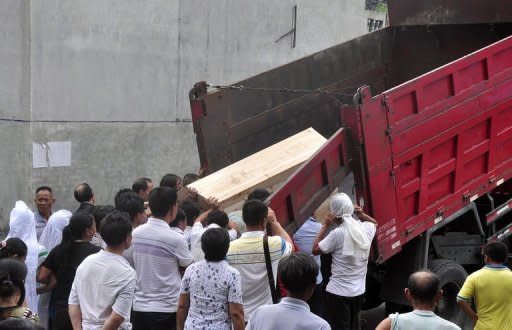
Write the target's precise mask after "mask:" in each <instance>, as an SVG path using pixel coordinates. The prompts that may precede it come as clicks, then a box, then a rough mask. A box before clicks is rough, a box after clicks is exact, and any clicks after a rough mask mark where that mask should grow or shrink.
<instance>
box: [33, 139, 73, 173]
mask: <svg viewBox="0 0 512 330" xmlns="http://www.w3.org/2000/svg"><path fill="white" fill-rule="evenodd" d="M62 166H71V141H59V142H48V143H46V144H45V143H37V142H33V143H32V167H33V168H44V167H62Z"/></svg>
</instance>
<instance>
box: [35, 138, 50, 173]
mask: <svg viewBox="0 0 512 330" xmlns="http://www.w3.org/2000/svg"><path fill="white" fill-rule="evenodd" d="M46 148H47V146H46V145H45V144H43V143H35V142H34V143H32V167H33V168H42V167H48V158H47V157H46V155H47V153H46Z"/></svg>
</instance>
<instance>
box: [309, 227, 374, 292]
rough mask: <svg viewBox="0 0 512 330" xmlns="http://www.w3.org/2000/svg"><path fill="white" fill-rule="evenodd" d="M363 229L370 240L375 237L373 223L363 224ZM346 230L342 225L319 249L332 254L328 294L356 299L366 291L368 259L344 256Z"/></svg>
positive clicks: (329, 235) (319, 244) (328, 236)
mask: <svg viewBox="0 0 512 330" xmlns="http://www.w3.org/2000/svg"><path fill="white" fill-rule="evenodd" d="M362 228H363V230H364V232H365V233H366V234H367V235H368V238H369V239H370V240H372V239H373V236H375V231H376V229H377V227H376V226H375V225H374V224H373V223H371V222H363V223H362ZM344 239H345V228H344V225H343V224H341V225H339V226H338V227H337V228H335V229H333V230H332V231H331V232H330V233H329V234H328V235H327V237H325V238H324V239H323V240H322V241H321V242H320V243H318V247H319V248H320V250H322V252H323V253H331V254H332V266H331V273H332V275H331V278H330V279H329V283H328V284H327V288H326V290H327V292H330V293H332V294H335V295H337V296H342V297H356V296H360V295H362V294H363V293H364V292H365V290H366V272H367V270H368V257H364V258H356V257H353V256H346V255H344V254H343V241H344Z"/></svg>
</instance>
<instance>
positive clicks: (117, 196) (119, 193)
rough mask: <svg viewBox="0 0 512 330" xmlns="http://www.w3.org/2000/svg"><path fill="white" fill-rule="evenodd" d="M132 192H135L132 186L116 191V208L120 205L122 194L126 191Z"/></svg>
mask: <svg viewBox="0 0 512 330" xmlns="http://www.w3.org/2000/svg"><path fill="white" fill-rule="evenodd" d="M130 192H134V191H133V190H132V189H130V188H123V189H121V190H119V191H118V192H117V193H116V195H115V196H114V206H115V207H116V209H117V208H118V206H119V199H120V198H121V196H123V195H124V194H126V193H130Z"/></svg>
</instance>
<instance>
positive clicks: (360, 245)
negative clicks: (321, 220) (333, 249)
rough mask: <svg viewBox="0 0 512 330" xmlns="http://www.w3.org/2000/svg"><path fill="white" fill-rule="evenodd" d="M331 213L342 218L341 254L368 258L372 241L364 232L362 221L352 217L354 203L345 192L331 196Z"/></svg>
mask: <svg viewBox="0 0 512 330" xmlns="http://www.w3.org/2000/svg"><path fill="white" fill-rule="evenodd" d="M331 213H332V214H333V215H334V216H336V218H341V219H343V226H344V227H345V236H344V242H343V254H344V255H348V256H354V257H356V258H368V255H369V253H370V247H371V243H372V241H371V240H370V239H369V238H368V236H367V235H366V234H365V232H364V230H363V227H362V223H361V221H360V220H358V219H354V217H353V216H352V214H354V204H352V200H351V199H350V197H348V195H347V194H345V193H339V194H336V195H334V196H332V197H331Z"/></svg>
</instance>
